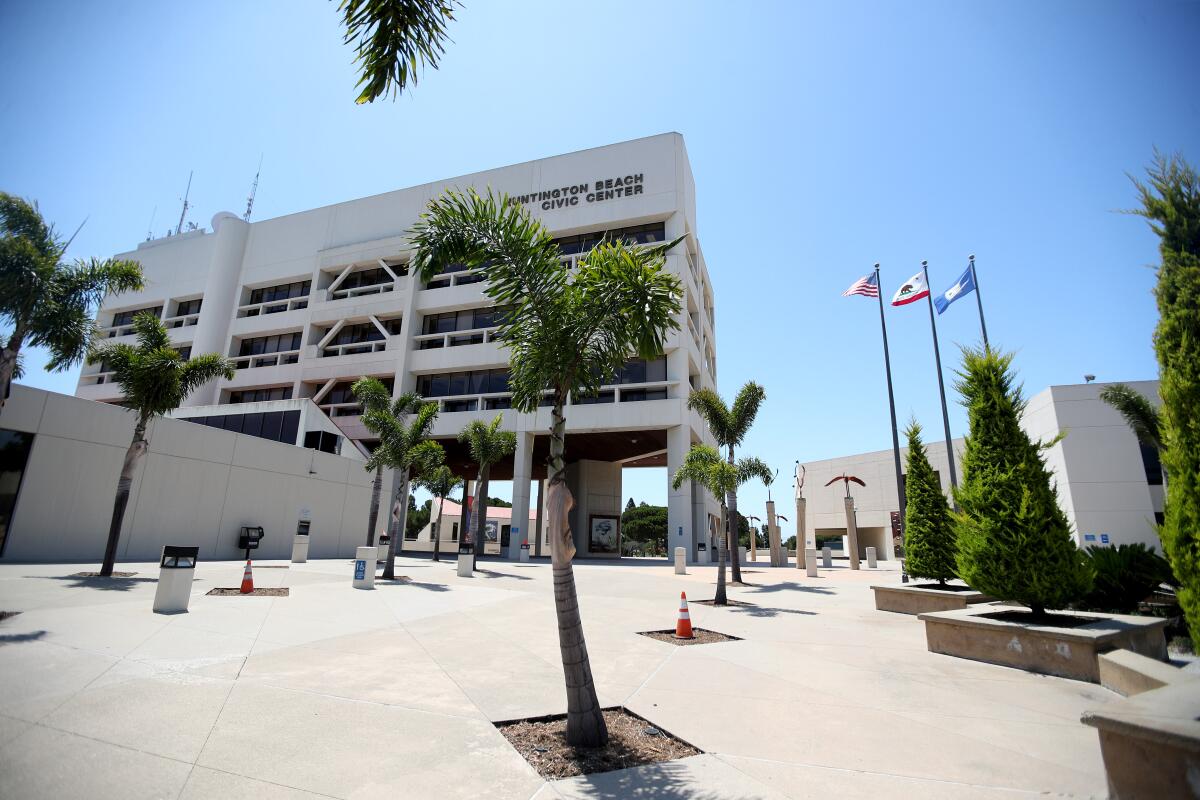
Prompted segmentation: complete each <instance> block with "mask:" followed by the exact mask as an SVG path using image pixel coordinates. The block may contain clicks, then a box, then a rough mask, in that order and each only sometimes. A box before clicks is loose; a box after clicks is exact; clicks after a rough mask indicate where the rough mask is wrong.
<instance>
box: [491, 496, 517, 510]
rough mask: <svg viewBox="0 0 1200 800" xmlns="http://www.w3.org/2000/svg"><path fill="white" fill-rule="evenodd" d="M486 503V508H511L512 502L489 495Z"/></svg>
mask: <svg viewBox="0 0 1200 800" xmlns="http://www.w3.org/2000/svg"><path fill="white" fill-rule="evenodd" d="M487 504H488V508H512V503H510V502H508V501H507V500H503V499H501V498H499V497H489V498H488V499H487Z"/></svg>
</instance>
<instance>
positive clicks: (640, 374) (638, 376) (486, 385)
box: [417, 356, 667, 411]
mask: <svg viewBox="0 0 1200 800" xmlns="http://www.w3.org/2000/svg"><path fill="white" fill-rule="evenodd" d="M666 379H667V359H666V356H659V357H658V358H653V359H649V360H647V359H644V358H632V359H630V360H629V361H627V362H626V363H625V366H624V367H622V368H621V370H620V372H619V373H617V375H616V376H614V378H613V380H611V381H608V382H607V383H609V384H631V383H655V382H659V381H665V380H666ZM508 390H509V389H508V370H507V369H483V370H473V371H469V372H444V373H440V374H435V375H421V376H419V377H418V378H417V394H419V395H421V396H422V397H429V398H435V397H457V396H460V395H471V394H499V393H502V392H507V391H508ZM647 391H650V392H658V391H661V392H662V393H663V394H662V397H661V398H659V397H653V398H646V399H664V398H665V397H666V389H661V390H658V389H651V390H647ZM604 394H605V393H604V392H601V393H600V395H599V396H600V397H603V395H604ZM608 394H609V395H611V394H612V392H608ZM625 394H631V393H629V392H625V393H623V395H625ZM577 402H580V403H588V402H606V401H604V400H596V399H591V400H589V399H586V398H580V399H579V400H578V401H577ZM506 407H507V406H506ZM445 409H446V410H447V411H450V410H452V409H450V407H449V405H447V406H445Z"/></svg>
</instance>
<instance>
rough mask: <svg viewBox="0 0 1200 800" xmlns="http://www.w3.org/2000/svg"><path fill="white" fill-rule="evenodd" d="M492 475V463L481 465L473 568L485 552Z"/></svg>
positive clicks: (476, 487)
mask: <svg viewBox="0 0 1200 800" xmlns="http://www.w3.org/2000/svg"><path fill="white" fill-rule="evenodd" d="M491 475H492V466H491V464H480V465H479V478H478V479H477V480H476V481H475V508H474V509H473V511H474V514H475V517H474V518H473V519H472V520H471V522H472V526H473V527H474V528H475V552H474V553H473V554H472V555H471V569H477V568H478V567H479V556H480V554H482V553H483V542H484V533H485V531H486V530H487V497H488V495H487V492H488V483H489V482H490V481H491Z"/></svg>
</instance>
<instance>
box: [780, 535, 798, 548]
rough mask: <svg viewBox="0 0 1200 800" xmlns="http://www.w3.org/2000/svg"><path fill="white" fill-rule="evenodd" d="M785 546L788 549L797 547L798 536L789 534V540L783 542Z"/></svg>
mask: <svg viewBox="0 0 1200 800" xmlns="http://www.w3.org/2000/svg"><path fill="white" fill-rule="evenodd" d="M783 546H784V547H785V548H787V549H788V550H795V549H796V537H795V536H789V537H788V538H787V541H786V542H784V543H783Z"/></svg>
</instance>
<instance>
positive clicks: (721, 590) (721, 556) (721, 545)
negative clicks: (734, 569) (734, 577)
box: [713, 503, 729, 606]
mask: <svg viewBox="0 0 1200 800" xmlns="http://www.w3.org/2000/svg"><path fill="white" fill-rule="evenodd" d="M721 522H722V524H723V525H724V526H725V531H724V533H722V534H721V535H720V536H718V537H717V594H716V596H715V597H714V598H713V605H714V606H724V605H728V604H729V599H728V598H727V597H726V596H725V540H726V539H728V538H729V510H728V509H727V508H726V507H725V504H724V503H722V504H721Z"/></svg>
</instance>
